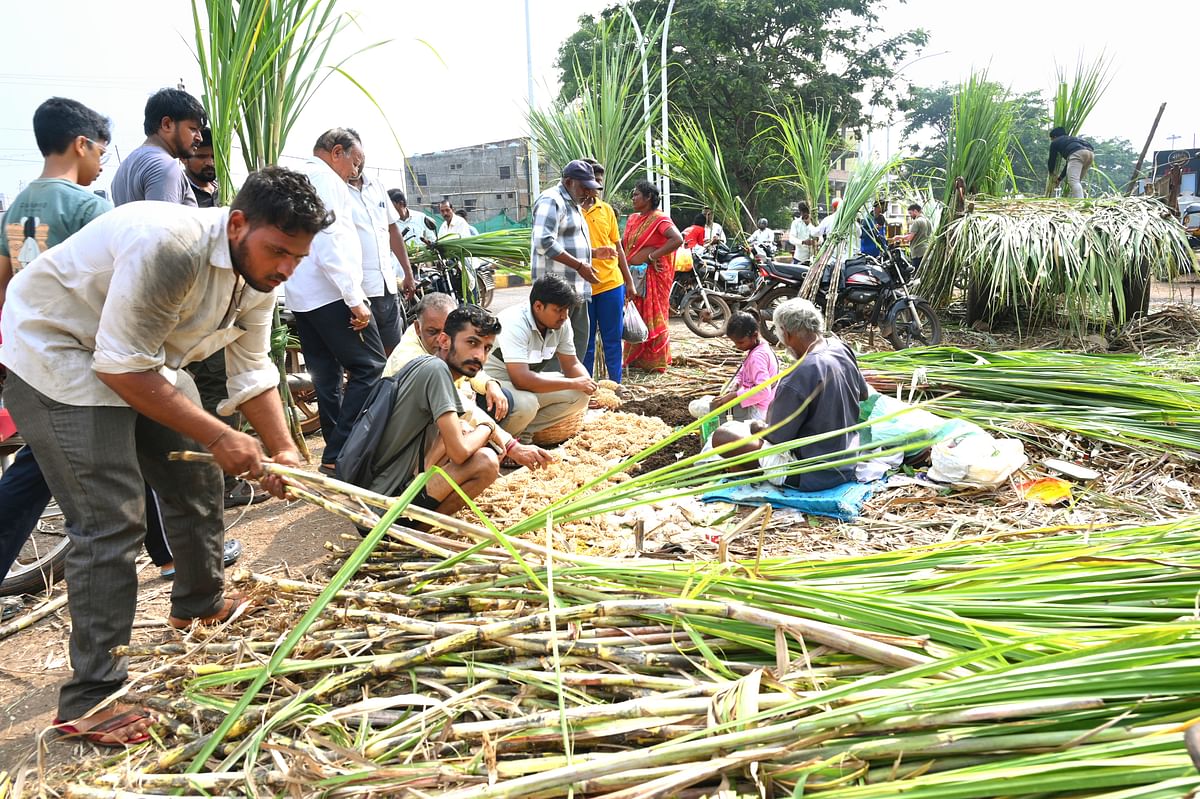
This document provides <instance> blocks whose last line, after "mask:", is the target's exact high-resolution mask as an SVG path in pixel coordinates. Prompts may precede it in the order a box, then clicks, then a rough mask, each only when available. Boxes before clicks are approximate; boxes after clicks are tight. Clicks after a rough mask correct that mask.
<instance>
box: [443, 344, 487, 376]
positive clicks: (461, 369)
mask: <svg viewBox="0 0 1200 799" xmlns="http://www.w3.org/2000/svg"><path fill="white" fill-rule="evenodd" d="M457 355H458V350H456V349H455V348H454V345H453V344H451V345H450V354H449V355H447V356H446V363H447V364H449V366H450V369H451V371H454V372H457V373H458V374H460V375H462V376H463V377H474V376H475V375H477V374H479V370H480V369H482V368H483V362H482V361H477V360H475V359H474V358H471V359H469V360H466V361H462V362H460V361H459V360H458V358H457V357H456V356H457Z"/></svg>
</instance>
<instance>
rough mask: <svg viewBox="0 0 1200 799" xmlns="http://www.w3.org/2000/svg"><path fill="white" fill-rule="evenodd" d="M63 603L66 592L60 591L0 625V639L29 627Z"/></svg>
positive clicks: (64, 602)
mask: <svg viewBox="0 0 1200 799" xmlns="http://www.w3.org/2000/svg"><path fill="white" fill-rule="evenodd" d="M65 604H67V592H66V591H62V592H61V593H59V595H58V596H56V597H54V598H53V599H51V600H48V601H46V602H42V603H41V604H39V605H37V606H36V607H34V608H33V609H32V610H30V611H29V612H28V613H23V614H21V615H20V616H18V617H17V618H15V619H13V620H12V621H10V622H9V623H8V624H5V625H2V626H0V639H4V638H7V637H9V636H10V635H13V634H14V633H19V632H20V631H21V630H27V629H29V628H30V627H32V626H33V625H35V624H37V623H38V622H39V621H41V620H42V619H44V618H46V617H47V616H49V615H50V614H51V613H54V612H55V611H57V610H58V609H59V608H61V607H62V606H63V605H65Z"/></svg>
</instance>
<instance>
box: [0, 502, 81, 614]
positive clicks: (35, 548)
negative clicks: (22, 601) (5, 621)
mask: <svg viewBox="0 0 1200 799" xmlns="http://www.w3.org/2000/svg"><path fill="white" fill-rule="evenodd" d="M70 549H71V539H70V538H68V537H67V531H66V526H65V523H64V521H63V516H62V513H61V512H58V511H57V510H56V509H55V508H54V506H53V505H51V506H50V508H49V509H47V511H46V513H44V514H43V515H42V521H41V522H40V523H39V524H38V527H37V529H36V530H34V531H33V533H31V534H30V536H29V538H28V540H26V541H25V544H24V546H22V547H21V552H20V554H18V555H17V559H16V561H14V562H13V565H12V567H11V568H10V569H9V570H8V574H7V575H6V576H5V577H4V579H3V580H2V581H0V596H15V595H17V594H35V593H38V592H41V591H45V590H46V588H47V587H48V586H51V585H53V584H54V583H56V582H58V581H59V580H61V579H62V576H63V572H64V570H65V569H66V567H67V553H68V552H69V551H70Z"/></svg>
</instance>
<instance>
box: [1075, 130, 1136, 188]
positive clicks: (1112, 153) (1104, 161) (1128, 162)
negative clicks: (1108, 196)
mask: <svg viewBox="0 0 1200 799" xmlns="http://www.w3.org/2000/svg"><path fill="white" fill-rule="evenodd" d="M1088 141H1090V142H1091V143H1092V146H1093V147H1095V148H1096V162H1095V163H1094V164H1092V168H1091V169H1090V170H1089V171H1088V177H1087V193H1088V196H1091V197H1095V196H1097V195H1099V194H1105V193H1111V192H1116V193H1120V192H1121V190H1122V189H1123V188H1124V186H1125V184H1126V183H1127V182H1128V181H1129V176H1130V175H1132V174H1133V166H1134V164H1136V163H1137V157H1138V154H1137V151H1136V150H1134V149H1133V144H1132V143H1130V141H1129V139H1122V138H1119V137H1118V138H1113V139H1088Z"/></svg>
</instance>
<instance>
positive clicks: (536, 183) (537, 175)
mask: <svg viewBox="0 0 1200 799" xmlns="http://www.w3.org/2000/svg"><path fill="white" fill-rule="evenodd" d="M525 77H526V81H527V84H526V92H527V97H528V99H529V110H530V111H532V110H533V107H534V106H533V35H532V33H531V31H530V26H529V0H525ZM541 191H542V186H541V170H540V169H539V167H538V146H537V138H536V137H535V136H533V135H532V134H530V136H529V207H530V208H533V201H534V200H535V199H536V198H537V196H538V195H539V194H540V193H541Z"/></svg>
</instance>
